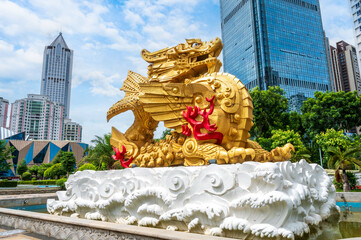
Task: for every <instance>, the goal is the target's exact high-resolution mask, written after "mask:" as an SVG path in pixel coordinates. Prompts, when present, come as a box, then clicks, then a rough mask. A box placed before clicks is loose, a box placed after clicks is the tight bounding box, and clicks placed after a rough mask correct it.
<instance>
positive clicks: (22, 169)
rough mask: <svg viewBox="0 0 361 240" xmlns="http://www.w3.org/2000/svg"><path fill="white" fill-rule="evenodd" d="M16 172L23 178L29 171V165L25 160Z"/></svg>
mask: <svg viewBox="0 0 361 240" xmlns="http://www.w3.org/2000/svg"><path fill="white" fill-rule="evenodd" d="M16 171H17V172H18V174H19V175H20V176H22V175H23V173H24V172H26V171H28V165H27V163H26V161H25V159H23V160H22V161H21V162H20V164H18V167H17V169H16Z"/></svg>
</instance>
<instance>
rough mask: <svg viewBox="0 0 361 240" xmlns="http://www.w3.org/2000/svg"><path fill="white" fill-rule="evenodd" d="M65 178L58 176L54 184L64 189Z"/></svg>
mask: <svg viewBox="0 0 361 240" xmlns="http://www.w3.org/2000/svg"><path fill="white" fill-rule="evenodd" d="M67 180H68V179H67V178H60V179H59V180H57V181H56V185H58V186H59V187H60V189H61V190H65V189H66V188H65V182H66V181H67Z"/></svg>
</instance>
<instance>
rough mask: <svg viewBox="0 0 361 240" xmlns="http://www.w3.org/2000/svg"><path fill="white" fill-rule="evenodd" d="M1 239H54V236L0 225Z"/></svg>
mask: <svg viewBox="0 0 361 240" xmlns="http://www.w3.org/2000/svg"><path fill="white" fill-rule="evenodd" d="M0 239H1V240H5V239H6V240H55V238H51V237H47V236H42V235H39V234H35V233H29V232H27V231H25V230H21V229H15V228H11V227H7V226H2V225H0Z"/></svg>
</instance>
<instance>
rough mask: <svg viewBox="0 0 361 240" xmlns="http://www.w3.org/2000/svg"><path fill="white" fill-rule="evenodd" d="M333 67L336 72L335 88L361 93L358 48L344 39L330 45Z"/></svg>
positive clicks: (334, 72)
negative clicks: (334, 44)
mask: <svg viewBox="0 0 361 240" xmlns="http://www.w3.org/2000/svg"><path fill="white" fill-rule="evenodd" d="M330 52H331V60H332V69H333V74H334V77H333V79H334V82H333V84H332V87H333V90H334V91H335V92H338V91H345V92H349V91H357V92H358V93H361V78H360V70H359V66H358V60H357V52H356V48H355V47H354V46H352V45H350V44H348V43H346V42H344V41H339V42H337V43H336V47H333V46H331V47H330Z"/></svg>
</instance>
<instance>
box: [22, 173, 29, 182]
mask: <svg viewBox="0 0 361 240" xmlns="http://www.w3.org/2000/svg"><path fill="white" fill-rule="evenodd" d="M21 179H22V180H25V181H26V180H31V173H29V172H24V173H23V175H21Z"/></svg>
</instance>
